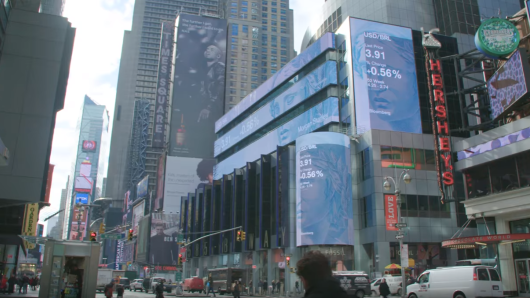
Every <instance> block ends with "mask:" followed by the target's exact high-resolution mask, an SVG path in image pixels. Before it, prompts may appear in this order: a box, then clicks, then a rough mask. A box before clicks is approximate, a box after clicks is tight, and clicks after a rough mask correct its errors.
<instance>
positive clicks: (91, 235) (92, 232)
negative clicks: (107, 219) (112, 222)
mask: <svg viewBox="0 0 530 298" xmlns="http://www.w3.org/2000/svg"><path fill="white" fill-rule="evenodd" d="M97 238H98V233H96V232H94V231H90V241H98V239H97Z"/></svg>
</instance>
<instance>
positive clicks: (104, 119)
mask: <svg viewBox="0 0 530 298" xmlns="http://www.w3.org/2000/svg"><path fill="white" fill-rule="evenodd" d="M108 129H109V115H108V111H107V108H106V107H105V106H104V105H99V104H97V103H96V102H94V101H93V100H92V99H90V98H89V97H88V96H85V99H84V104H83V108H82V115H81V117H80V118H79V121H78V123H77V128H76V130H77V135H78V136H79V137H78V140H77V146H76V147H77V152H76V156H75V160H74V162H73V166H72V172H71V174H70V177H69V179H68V187H67V194H66V204H65V210H64V220H63V231H62V237H63V239H69V240H81V239H83V238H84V237H85V236H86V232H87V225H89V224H90V221H89V216H90V214H89V212H88V209H81V210H79V209H78V208H77V207H75V205H76V203H81V204H89V203H90V202H92V201H93V200H95V199H97V198H99V197H101V195H102V194H101V187H102V186H103V178H104V176H105V169H106V164H107V160H106V159H104V158H103V157H105V156H107V152H106V149H105V148H108V137H109V132H108Z"/></svg>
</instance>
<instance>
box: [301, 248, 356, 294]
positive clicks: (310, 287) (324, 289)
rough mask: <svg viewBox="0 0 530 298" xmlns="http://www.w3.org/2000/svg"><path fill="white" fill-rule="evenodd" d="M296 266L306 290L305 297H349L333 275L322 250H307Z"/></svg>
mask: <svg viewBox="0 0 530 298" xmlns="http://www.w3.org/2000/svg"><path fill="white" fill-rule="evenodd" d="M296 268H297V272H296V274H297V275H298V276H299V277H300V280H301V281H302V284H303V285H304V289H305V290H306V292H305V296H304V297H309V298H324V297H333V298H348V294H347V293H346V291H344V289H343V288H341V286H340V283H339V281H338V280H336V279H334V278H333V277H332V275H331V266H330V265H329V261H328V259H327V258H326V257H325V256H324V255H323V254H322V253H321V252H319V251H310V252H307V253H306V254H304V256H303V257H302V258H301V259H300V260H299V261H298V262H297V263H296Z"/></svg>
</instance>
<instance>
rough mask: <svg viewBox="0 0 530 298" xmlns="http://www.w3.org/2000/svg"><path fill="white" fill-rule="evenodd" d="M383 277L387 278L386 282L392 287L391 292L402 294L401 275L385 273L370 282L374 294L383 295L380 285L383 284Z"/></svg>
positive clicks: (392, 293)
mask: <svg viewBox="0 0 530 298" xmlns="http://www.w3.org/2000/svg"><path fill="white" fill-rule="evenodd" d="M383 278H384V279H386V283H387V284H388V287H389V288H390V294H391V295H398V296H401V276H392V275H385V276H383V277H381V278H378V279H376V280H374V281H372V283H371V284H370V288H371V290H372V296H381V294H380V293H379V285H380V284H381V280H382V279H383Z"/></svg>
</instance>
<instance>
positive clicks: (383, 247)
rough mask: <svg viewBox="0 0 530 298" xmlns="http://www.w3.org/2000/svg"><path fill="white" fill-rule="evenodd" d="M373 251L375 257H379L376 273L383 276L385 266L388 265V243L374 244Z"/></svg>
mask: <svg viewBox="0 0 530 298" xmlns="http://www.w3.org/2000/svg"><path fill="white" fill-rule="evenodd" d="M374 251H375V255H376V257H377V256H379V263H376V271H379V272H381V274H384V272H385V266H387V265H389V264H390V243H388V242H376V243H374Z"/></svg>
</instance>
